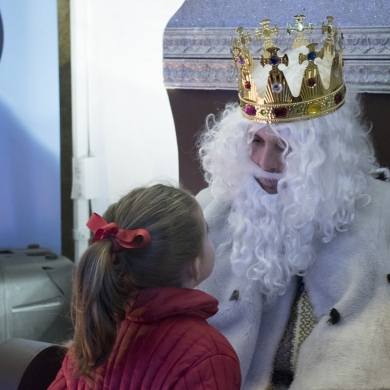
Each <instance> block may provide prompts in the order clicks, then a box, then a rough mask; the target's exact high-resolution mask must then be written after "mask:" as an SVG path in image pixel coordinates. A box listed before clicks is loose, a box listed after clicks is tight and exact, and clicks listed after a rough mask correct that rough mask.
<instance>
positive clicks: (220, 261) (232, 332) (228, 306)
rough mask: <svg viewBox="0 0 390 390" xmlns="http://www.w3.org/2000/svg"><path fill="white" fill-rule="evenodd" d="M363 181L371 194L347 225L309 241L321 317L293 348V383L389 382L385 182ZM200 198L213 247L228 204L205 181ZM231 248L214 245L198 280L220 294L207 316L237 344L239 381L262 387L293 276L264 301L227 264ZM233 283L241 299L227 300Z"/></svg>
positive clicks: (304, 389) (312, 293)
mask: <svg viewBox="0 0 390 390" xmlns="http://www.w3.org/2000/svg"><path fill="white" fill-rule="evenodd" d="M367 181H368V189H367V190H366V191H365V192H366V193H367V194H369V195H370V197H371V201H370V203H369V204H368V205H366V206H364V207H360V208H356V211H355V219H354V221H353V223H352V224H351V225H350V226H348V230H347V231H346V232H341V233H338V234H337V235H336V237H334V238H333V240H332V241H331V242H330V243H327V244H326V243H323V242H320V241H317V242H315V244H314V245H315V251H316V260H315V262H314V264H313V265H312V266H311V268H310V269H309V271H308V272H307V274H306V276H305V277H304V283H305V287H306V290H307V292H308V295H309V299H310V301H311V304H312V306H313V310H314V315H315V317H316V319H317V321H318V323H317V325H316V326H315V327H314V329H313V331H312V332H311V334H310V335H309V337H308V338H307V339H306V340H305V341H304V342H303V344H302V346H301V348H300V350H299V352H298V360H297V366H296V371H295V375H294V381H293V383H292V384H291V387H290V389H293V390H316V389H318V390H328V389H342V390H347V389H354V390H358V389H370V390H374V389H375V390H378V389H390V282H389V281H390V183H389V182H384V181H380V180H376V179H374V178H371V177H369V178H368V179H367ZM197 200H198V201H199V203H200V204H201V206H202V208H203V211H204V215H205V218H206V221H207V223H208V225H209V228H210V236H211V240H212V241H213V243H214V245H215V248H216V249H217V248H218V247H219V245H220V244H221V243H223V242H225V241H226V238H227V228H228V226H227V214H228V211H229V204H223V203H221V202H219V201H216V200H215V199H214V198H213V197H212V195H211V192H210V190H209V189H206V190H203V191H201V192H200V193H199V194H198V196H197ZM230 250H231V247H227V246H225V247H222V248H219V249H218V250H217V253H216V262H215V268H214V270H213V273H212V274H211V276H210V277H209V278H208V279H207V280H205V281H204V282H203V283H202V284H201V285H200V286H199V288H200V289H202V290H204V291H206V292H207V293H209V294H211V295H213V296H215V297H216V298H217V299H218V300H219V312H218V313H217V314H216V315H215V316H214V317H212V318H211V319H210V323H211V325H213V326H214V327H216V328H217V329H218V330H220V331H221V332H222V333H223V334H224V335H225V336H226V337H227V339H228V340H229V341H230V342H231V343H232V345H233V347H234V348H235V349H236V351H237V354H238V356H239V358H240V363H241V370H242V378H243V386H242V389H244V390H255V389H256V390H260V389H266V388H267V386H268V385H269V381H270V377H271V374H272V369H273V361H274V357H275V353H276V350H277V347H278V344H279V341H280V339H281V337H282V336H283V333H284V330H285V326H286V323H287V320H288V318H289V314H290V308H291V304H292V300H293V297H294V291H295V283H291V285H290V286H289V287H288V289H287V292H286V293H285V294H284V295H283V296H281V297H279V299H278V300H277V301H276V302H275V303H273V304H272V305H265V304H264V302H263V297H262V294H261V292H260V289H259V282H258V281H250V280H248V279H247V278H246V277H242V278H239V277H237V276H235V275H234V273H233V272H232V269H231V263H230V259H229V257H230ZM235 290H238V294H239V296H238V299H237V300H235V299H232V300H230V298H231V296H232V293H233V292H234V291H235ZM332 308H335V309H336V310H337V311H338V312H339V314H340V321H339V322H338V323H336V324H330V323H328V320H329V319H330V314H329V313H330V310H331V309H332Z"/></svg>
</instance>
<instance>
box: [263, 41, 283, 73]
mask: <svg viewBox="0 0 390 390" xmlns="http://www.w3.org/2000/svg"><path fill="white" fill-rule="evenodd" d="M267 51H268V52H269V57H264V56H263V55H262V56H261V58H260V64H261V66H262V67H263V68H264V66H265V65H268V64H270V65H272V70H273V71H274V70H276V69H277V68H278V66H279V65H280V64H284V65H286V66H288V56H287V54H285V55H284V56H283V57H279V56H278V54H277V52H278V51H279V48H278V47H270V48H268V49H267Z"/></svg>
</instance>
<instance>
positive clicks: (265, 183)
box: [256, 178, 278, 194]
mask: <svg viewBox="0 0 390 390" xmlns="http://www.w3.org/2000/svg"><path fill="white" fill-rule="evenodd" d="M256 180H257V182H258V183H259V184H260V185H261V186H262V187H263V189H264V190H265V191H267V192H268V193H269V194H276V193H277V192H278V180H275V179H266V178H257V179H256Z"/></svg>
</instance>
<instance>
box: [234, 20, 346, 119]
mask: <svg viewBox="0 0 390 390" xmlns="http://www.w3.org/2000/svg"><path fill="white" fill-rule="evenodd" d="M295 19H296V23H295V25H294V26H291V25H290V24H288V25H287V33H288V34H289V35H290V34H291V33H292V32H296V33H297V36H296V38H295V40H294V43H293V46H292V49H293V50H294V49H297V48H303V47H307V49H308V53H307V54H303V53H300V54H299V58H298V62H299V65H301V64H303V63H304V62H305V61H307V66H306V68H305V69H304V72H303V78H302V83H301V88H300V92H299V95H298V96H293V95H292V93H291V90H290V87H289V85H288V83H287V80H286V78H285V75H284V73H283V71H282V70H280V69H279V65H281V64H284V65H285V66H286V67H287V68H288V66H289V59H288V56H287V54H284V56H283V57H279V56H278V51H279V48H278V47H276V46H275V44H274V43H273V42H272V40H271V36H272V35H278V27H277V26H274V27H270V20H269V19H265V20H263V21H262V22H260V23H261V24H262V26H263V27H262V29H261V30H259V29H256V31H255V38H256V39H261V38H264V42H263V53H262V55H261V57H260V64H261V66H262V67H264V66H265V65H267V64H269V65H271V66H272V69H271V70H270V72H269V74H268V79H267V85H266V86H265V95H264V96H263V97H260V96H259V95H258V93H257V88H256V85H255V83H254V82H253V78H252V72H253V70H254V62H253V58H252V56H251V54H250V52H249V50H248V48H247V44H248V43H250V42H251V41H252V37H251V35H250V33H249V32H248V33H246V34H244V32H243V28H242V27H239V28H238V29H237V33H238V38H232V49H231V53H232V56H233V60H234V63H235V67H236V72H237V76H238V88H239V92H238V96H239V100H240V107H241V111H242V114H243V115H244V116H245V117H246V118H248V119H250V120H252V121H256V122H263V123H286V122H295V121H302V120H308V119H313V118H318V117H320V116H323V115H327V114H330V113H332V112H334V111H336V110H337V109H339V108H340V107H341V106H342V105H343V104H344V99H345V92H346V88H345V85H344V82H343V77H342V65H343V60H342V45H341V43H342V34H341V33H340V32H339V28H336V27H334V26H333V25H332V23H333V19H334V18H333V17H332V16H327V19H328V22H327V24H324V23H323V24H322V29H321V31H322V34H324V33H327V34H328V35H327V38H326V39H325V41H324V43H323V47H322V48H321V50H319V51H316V47H317V46H318V43H310V44H309V43H308V42H307V40H306V37H305V35H304V33H305V32H306V31H309V32H312V30H313V25H312V23H311V22H310V23H308V24H307V25H305V24H304V19H305V16H304V15H296V16H295ZM324 56H327V58H328V59H331V63H330V64H329V66H328V67H327V68H326V72H329V74H328V76H329V83H328V86H327V88H325V87H324V83H323V79H321V74H320V71H319V69H318V66H317V65H316V64H315V62H314V61H315V59H316V58H321V59H323V58H324ZM263 87H264V86H263Z"/></svg>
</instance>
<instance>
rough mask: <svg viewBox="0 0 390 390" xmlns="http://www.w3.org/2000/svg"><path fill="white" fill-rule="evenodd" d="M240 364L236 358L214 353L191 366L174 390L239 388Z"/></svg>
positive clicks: (235, 389) (229, 389)
mask: <svg viewBox="0 0 390 390" xmlns="http://www.w3.org/2000/svg"><path fill="white" fill-rule="evenodd" d="M240 387H241V372H240V366H239V363H238V361H237V360H236V359H234V358H233V357H230V356H226V355H214V356H212V357H209V358H207V359H205V360H203V361H201V362H200V363H199V364H197V365H195V366H193V367H191V368H190V369H189V370H188V371H187V372H186V373H185V374H184V376H183V377H181V378H180V379H179V381H178V382H177V383H176V385H175V386H174V387H173V390H239V389H240Z"/></svg>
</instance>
